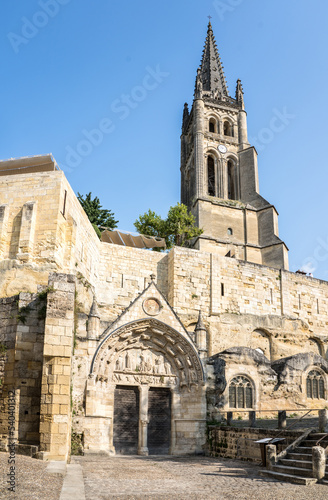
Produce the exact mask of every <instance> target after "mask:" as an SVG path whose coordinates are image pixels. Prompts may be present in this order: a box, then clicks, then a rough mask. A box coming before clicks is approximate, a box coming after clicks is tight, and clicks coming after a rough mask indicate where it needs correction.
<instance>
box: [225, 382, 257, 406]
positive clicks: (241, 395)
mask: <svg viewBox="0 0 328 500" xmlns="http://www.w3.org/2000/svg"><path fill="white" fill-rule="evenodd" d="M229 407H230V408H253V387H252V384H251V382H250V380H249V379H248V378H246V377H243V376H242V375H238V376H237V377H234V378H233V379H232V380H231V382H230V385H229Z"/></svg>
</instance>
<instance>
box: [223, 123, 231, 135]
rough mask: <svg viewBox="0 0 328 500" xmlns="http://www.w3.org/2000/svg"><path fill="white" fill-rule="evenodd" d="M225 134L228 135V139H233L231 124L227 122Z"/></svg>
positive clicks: (224, 126) (224, 125) (224, 129)
mask: <svg viewBox="0 0 328 500" xmlns="http://www.w3.org/2000/svg"><path fill="white" fill-rule="evenodd" d="M223 134H224V135H227V136H228V137H233V132H232V126H231V123H230V122H228V121H227V120H226V121H225V122H224V124H223Z"/></svg>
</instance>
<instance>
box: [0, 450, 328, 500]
mask: <svg viewBox="0 0 328 500" xmlns="http://www.w3.org/2000/svg"><path fill="white" fill-rule="evenodd" d="M46 466H47V464H46V463H45V462H41V461H39V460H35V459H31V458H27V457H21V456H18V457H17V478H16V479H17V486H16V493H15V494H10V492H8V491H6V485H5V481H6V477H5V474H6V473H7V454H5V453H0V474H1V476H0V498H1V499H6V500H8V499H15V500H16V499H17V500H59V498H60V492H61V489H62V483H63V479H62V478H60V477H56V476H53V475H49V474H48V473H47V472H46V470H45V469H46ZM81 469H82V470H81ZM260 470H261V469H260V468H259V467H258V466H256V465H254V464H251V463H249V462H240V461H237V460H228V459H222V458H207V457H136V456H131V457H114V458H107V457H74V458H72V465H69V466H68V471H69V473H70V472H71V473H72V474H71V476H73V478H74V479H75V480H76V477H75V476H76V475H77V474H76V473H75V472H74V471H81V472H82V473H83V476H82V474H80V478H81V479H80V480H81V481H82V477H83V479H84V491H85V498H86V500H98V499H99V500H107V499H120V500H150V499H151V500H205V499H206V500H216V499H219V498H222V499H224V500H226V499H227V500H232V499H233V500H236V499H237V498H238V500H246V499H248V500H294V499H295V500H313V499H315V500H327V498H328V486H323V485H314V486H307V487H306V486H296V485H291V484H288V483H280V482H278V481H274V480H270V479H268V478H262V477H261V476H259V471H260ZM67 478H69V474H68V476H67ZM1 481H2V482H1ZM73 482H74V481H73ZM68 486H69V485H68ZM72 491H74V488H73V490H71V489H70V488H69V487H68V488H66V495H65V496H63V495H62V497H61V498H62V499H63V498H65V500H66V498H67V499H70V498H72V499H73V500H84V498H82V497H83V495H81V494H77V491H76V494H74V493H73V492H72ZM80 491H81V490H80ZM67 492H68V493H69V494H68V496H67Z"/></svg>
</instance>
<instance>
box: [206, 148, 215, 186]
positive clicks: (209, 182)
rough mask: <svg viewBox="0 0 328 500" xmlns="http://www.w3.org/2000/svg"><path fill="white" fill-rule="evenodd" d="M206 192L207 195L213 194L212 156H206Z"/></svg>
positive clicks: (213, 170) (213, 169)
mask: <svg viewBox="0 0 328 500" xmlns="http://www.w3.org/2000/svg"><path fill="white" fill-rule="evenodd" d="M207 192H208V194H209V196H215V168H214V158H213V157H212V156H209V157H208V158H207Z"/></svg>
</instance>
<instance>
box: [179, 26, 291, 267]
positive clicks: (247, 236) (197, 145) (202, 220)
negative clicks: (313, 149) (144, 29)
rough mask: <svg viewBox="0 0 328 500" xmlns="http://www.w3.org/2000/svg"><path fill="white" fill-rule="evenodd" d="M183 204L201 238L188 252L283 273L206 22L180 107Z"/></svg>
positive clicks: (236, 106) (239, 115)
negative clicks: (191, 85)
mask: <svg viewBox="0 0 328 500" xmlns="http://www.w3.org/2000/svg"><path fill="white" fill-rule="evenodd" d="M181 202H182V203H184V204H185V205H187V207H188V209H189V210H191V211H192V213H193V214H194V216H195V217H196V221H197V226H198V227H200V228H202V229H203V230H204V233H203V234H202V235H201V236H199V237H198V238H197V239H196V240H195V241H194V242H193V248H195V249H199V250H202V251H208V252H211V253H217V254H220V255H223V256H227V257H235V258H237V259H241V260H247V261H249V262H254V263H257V264H263V265H267V266H271V267H275V268H281V269H288V248H287V247H286V245H285V244H284V242H283V241H281V240H280V239H279V235H278V212H277V211H276V209H275V207H274V206H273V205H271V204H270V203H269V202H267V201H266V200H265V199H264V198H262V196H261V195H260V194H259V180H258V167H257V152H256V150H255V148H254V147H253V146H251V145H250V144H249V142H248V139H247V114H246V111H245V106H244V93H243V88H242V84H241V81H240V80H237V85H236V93H235V97H234V98H233V97H231V96H230V95H229V91H228V86H227V82H226V79H225V75H224V72H223V66H222V63H221V59H220V55H219V52H218V49H217V45H216V42H215V38H214V34H213V30H212V25H211V22H209V24H208V30H207V37H206V41H205V47H204V51H203V57H202V61H201V65H200V67H199V68H198V70H197V76H196V85H195V93H194V101H193V104H192V108H191V110H190V111H189V109H188V104H185V105H184V110H183V121H182V135H181Z"/></svg>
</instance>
